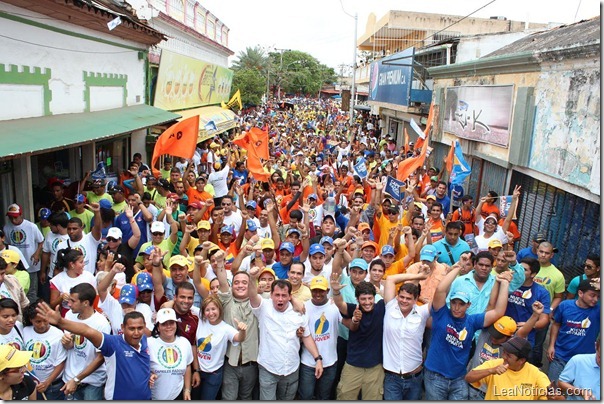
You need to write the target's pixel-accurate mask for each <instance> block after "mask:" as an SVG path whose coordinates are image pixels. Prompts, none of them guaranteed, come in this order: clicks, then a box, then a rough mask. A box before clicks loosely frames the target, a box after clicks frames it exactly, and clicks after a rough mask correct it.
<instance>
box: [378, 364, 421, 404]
mask: <svg viewBox="0 0 604 404" xmlns="http://www.w3.org/2000/svg"><path fill="white" fill-rule="evenodd" d="M423 373H424V371H423V370H422V371H421V372H419V374H418V375H417V376H415V377H412V378H410V379H403V378H402V377H400V376H397V375H393V374H392V373H390V372H387V371H386V372H385V375H384V400H391V401H392V400H414V401H415V400H420V399H421V397H422V381H423V380H424V374H423Z"/></svg>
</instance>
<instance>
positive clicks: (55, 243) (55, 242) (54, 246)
mask: <svg viewBox="0 0 604 404" xmlns="http://www.w3.org/2000/svg"><path fill="white" fill-rule="evenodd" d="M62 241H63V239H60V238H56V239H54V240H53V241H52V244H51V245H50V251H52V252H57V251H58V250H59V249H58V246H59V244H60V243H61V242H62Z"/></svg>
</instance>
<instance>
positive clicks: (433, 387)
mask: <svg viewBox="0 0 604 404" xmlns="http://www.w3.org/2000/svg"><path fill="white" fill-rule="evenodd" d="M464 376H465V375H464ZM464 376H460V377H458V378H456V379H449V378H447V377H444V376H443V375H441V374H439V373H436V372H432V371H431V370H428V369H425V368H424V385H425V387H426V400H428V401H437V400H438V401H443V400H455V401H458V400H467V399H468V385H467V383H466V381H465V379H464Z"/></svg>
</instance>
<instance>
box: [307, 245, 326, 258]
mask: <svg viewBox="0 0 604 404" xmlns="http://www.w3.org/2000/svg"><path fill="white" fill-rule="evenodd" d="M316 253H321V254H323V255H325V248H323V246H322V245H321V244H316V243H315V244H313V245H311V246H310V250H309V251H308V254H309V255H315V254H316Z"/></svg>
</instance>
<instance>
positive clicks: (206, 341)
mask: <svg viewBox="0 0 604 404" xmlns="http://www.w3.org/2000/svg"><path fill="white" fill-rule="evenodd" d="M211 350H212V334H210V335H208V336H207V337H201V338H199V339H198V340H197V356H198V357H199V359H204V360H208V361H209V360H212V355H210V353H209V352H210V351H211Z"/></svg>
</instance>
